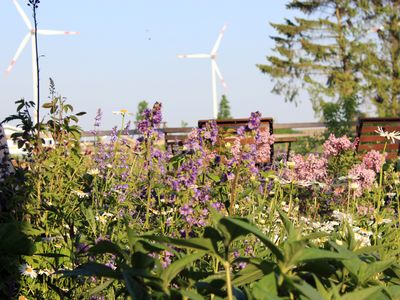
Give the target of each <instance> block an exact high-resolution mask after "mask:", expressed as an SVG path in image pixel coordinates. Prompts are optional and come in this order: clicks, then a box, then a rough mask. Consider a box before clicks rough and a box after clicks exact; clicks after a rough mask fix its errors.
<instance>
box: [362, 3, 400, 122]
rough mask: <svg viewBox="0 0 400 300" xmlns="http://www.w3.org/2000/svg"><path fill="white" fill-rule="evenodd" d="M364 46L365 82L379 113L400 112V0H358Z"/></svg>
mask: <svg viewBox="0 0 400 300" xmlns="http://www.w3.org/2000/svg"><path fill="white" fill-rule="evenodd" d="M359 7H360V8H362V9H361V10H360V12H361V14H362V17H363V19H364V20H366V22H363V23H362V25H363V26H364V28H363V29H364V32H365V33H367V34H368V35H367V38H368V40H369V43H370V45H371V46H372V45H373V46H374V47H369V48H367V49H366V50H368V51H366V54H367V55H366V62H368V65H367V67H366V68H365V69H364V70H363V74H364V77H365V82H366V83H367V84H368V89H369V90H370V91H371V93H370V96H371V98H372V99H371V100H372V103H373V104H374V105H375V106H376V109H377V112H378V114H379V116H382V117H389V116H392V117H394V116H399V115H400V1H399V0H374V1H366V0H360V1H359Z"/></svg>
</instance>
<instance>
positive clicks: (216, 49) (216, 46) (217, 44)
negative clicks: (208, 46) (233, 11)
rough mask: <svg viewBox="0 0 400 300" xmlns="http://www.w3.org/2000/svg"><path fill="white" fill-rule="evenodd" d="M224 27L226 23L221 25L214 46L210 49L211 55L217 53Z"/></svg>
mask: <svg viewBox="0 0 400 300" xmlns="http://www.w3.org/2000/svg"><path fill="white" fill-rule="evenodd" d="M226 28H227V25H226V24H225V25H224V26H223V27H222V29H221V32H220V33H219V35H218V38H217V41H216V42H215V44H214V47H213V48H212V50H211V55H213V54H216V53H217V51H218V48H219V45H220V44H221V41H222V38H223V37H224V32H225V30H226Z"/></svg>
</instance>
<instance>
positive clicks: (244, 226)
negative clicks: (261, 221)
mask: <svg viewBox="0 0 400 300" xmlns="http://www.w3.org/2000/svg"><path fill="white" fill-rule="evenodd" d="M221 221H222V222H223V224H233V225H235V226H238V227H240V228H241V230H243V231H242V232H246V233H252V234H254V235H255V236H256V237H258V238H259V239H260V240H261V241H262V242H263V244H264V245H265V246H266V247H267V248H268V249H269V250H270V251H271V252H272V253H273V254H274V255H275V256H276V257H277V258H278V259H279V260H283V258H284V257H283V254H282V252H281V250H280V249H279V248H278V247H277V246H276V245H275V244H274V243H273V242H272V241H271V240H270V239H269V238H268V237H267V236H266V235H265V234H264V233H262V232H261V231H260V230H259V229H258V228H257V227H256V226H255V225H253V224H250V223H248V222H244V221H243V220H241V219H235V218H222V219H221Z"/></svg>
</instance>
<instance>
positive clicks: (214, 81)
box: [178, 25, 227, 119]
mask: <svg viewBox="0 0 400 300" xmlns="http://www.w3.org/2000/svg"><path fill="white" fill-rule="evenodd" d="M226 27H227V26H226V25H224V26H223V27H222V29H221V31H220V33H219V35H218V38H217V41H216V42H215V44H214V47H213V48H212V50H211V53H210V54H204V53H201V54H179V55H178V57H179V58H208V59H211V79H212V95H213V116H214V119H216V118H217V117H218V100H217V76H218V78H219V79H220V80H221V83H222V86H223V87H224V88H226V83H225V81H224V78H223V77H222V74H221V71H220V70H219V68H218V65H217V62H216V58H217V52H218V48H219V46H220V44H221V41H222V38H223V36H224V32H225V30H226Z"/></svg>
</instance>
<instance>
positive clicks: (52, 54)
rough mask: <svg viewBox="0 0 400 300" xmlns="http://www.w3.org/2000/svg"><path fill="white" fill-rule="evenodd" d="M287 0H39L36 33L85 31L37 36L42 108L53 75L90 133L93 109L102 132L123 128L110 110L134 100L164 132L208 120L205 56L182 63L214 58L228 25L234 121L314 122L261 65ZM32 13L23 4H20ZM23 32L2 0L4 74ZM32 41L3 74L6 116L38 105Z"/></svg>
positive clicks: (224, 53)
mask: <svg viewBox="0 0 400 300" xmlns="http://www.w3.org/2000/svg"><path fill="white" fill-rule="evenodd" d="M286 2H287V1H284V0H251V1H242V0H218V1H216V0H202V1H194V0H157V1H156V0H147V1H137V0H129V1H128V0H113V1H105V0H69V1H65V0H64V1H61V0H51V1H50V0H42V1H41V3H40V7H39V9H38V20H39V28H40V29H61V30H71V31H79V32H80V35H79V36H41V37H40V39H39V49H40V54H41V55H42V57H41V60H40V61H41V63H40V64H41V65H40V67H41V93H42V97H41V98H42V101H43V99H46V98H47V96H48V78H49V77H52V78H53V79H54V80H55V83H56V88H57V91H58V92H59V93H60V94H62V95H63V96H65V97H67V99H68V102H69V103H71V104H72V105H73V106H74V108H75V110H76V111H86V112H88V114H87V116H84V117H83V118H82V119H81V125H82V126H83V127H84V128H85V129H90V128H91V126H92V124H93V118H94V115H95V112H96V110H97V108H101V109H102V110H103V111H104V115H103V123H102V124H103V125H102V127H103V128H104V129H106V128H111V126H113V125H116V124H119V123H120V120H119V117H118V116H115V115H113V114H112V111H115V110H119V109H122V108H124V109H128V110H129V111H132V112H133V113H135V111H136V107H137V103H138V102H139V101H141V100H147V101H148V102H149V103H153V102H154V101H161V102H162V103H163V106H164V109H163V112H164V120H165V121H167V124H168V126H180V124H181V121H182V120H184V121H186V122H188V123H189V125H195V124H196V123H197V120H199V119H204V118H211V117H212V94H211V66H210V62H209V61H208V60H206V59H204V60H202V59H179V58H177V57H176V55H177V54H180V53H208V52H210V50H211V48H212V46H213V44H214V42H215V40H216V38H217V36H218V33H219V31H220V29H221V27H222V26H223V25H224V24H228V28H227V31H226V33H225V36H224V39H223V41H222V43H221V46H220V49H219V56H218V58H217V63H218V65H219V68H220V69H221V72H222V74H223V76H224V78H225V81H226V83H227V85H228V88H227V90H224V89H223V88H222V86H221V85H220V84H218V93H219V95H221V94H223V93H225V94H226V95H227V97H228V100H229V101H230V104H231V108H232V109H231V110H232V114H233V116H234V117H246V116H248V115H249V114H250V112H251V111H255V110H259V111H261V112H262V114H263V116H265V117H273V118H274V119H275V120H276V122H301V121H313V120H315V119H314V114H313V111H312V108H311V105H310V103H309V101H308V99H306V98H305V99H303V101H302V102H301V103H300V105H298V106H297V107H296V106H295V105H294V104H291V103H288V104H285V103H284V101H283V98H282V97H281V96H277V95H274V94H272V93H271V92H270V90H271V88H272V84H271V82H270V78H269V77H268V76H266V75H263V74H262V73H261V72H260V71H259V70H258V69H257V68H256V66H255V65H256V64H257V63H264V62H265V56H266V55H267V54H268V53H271V49H272V48H273V46H274V44H273V42H272V40H271V39H270V38H269V36H270V35H273V34H274V31H273V29H272V28H271V26H270V25H269V22H282V21H283V19H284V18H287V17H290V16H291V15H290V12H288V11H287V10H286V9H285V3H286ZM19 3H20V5H21V6H23V8H24V10H25V12H26V13H27V14H28V16H31V13H30V11H29V8H28V7H27V6H26V4H25V3H26V1H22V0H19ZM26 33H27V28H26V27H25V24H24V23H23V21H22V19H21V18H20V16H19V15H18V13H17V11H16V9H15V7H14V5H13V3H12V1H11V0H0V36H1V40H2V42H1V50H0V68H1V69H3V70H5V69H6V68H7V66H8V64H9V62H10V60H11V58H12V57H13V55H14V53H15V51H16V49H17V47H18V45H19V43H20V42H21V40H22V38H23V37H24V36H25V34H26ZM31 80H32V69H31V48H30V44H29V45H28V47H27V48H26V49H25V51H24V52H23V54H22V55H21V57H20V59H19V61H18V62H17V64H16V65H15V67H14V69H13V71H12V72H11V74H10V75H9V76H7V77H5V76H0V91H1V92H0V102H1V107H2V109H1V110H0V119H3V118H4V117H5V116H7V115H9V114H11V113H13V112H14V110H15V106H14V101H16V100H18V99H20V98H22V97H24V98H25V99H32V81H31Z"/></svg>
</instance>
